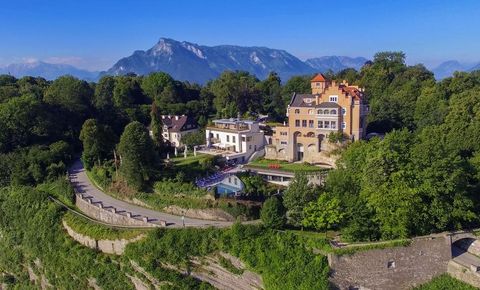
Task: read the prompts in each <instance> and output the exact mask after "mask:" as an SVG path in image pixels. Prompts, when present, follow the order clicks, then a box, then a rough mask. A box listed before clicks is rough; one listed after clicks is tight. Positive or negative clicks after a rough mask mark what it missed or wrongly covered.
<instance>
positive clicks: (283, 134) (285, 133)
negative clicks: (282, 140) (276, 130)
mask: <svg viewBox="0 0 480 290" xmlns="http://www.w3.org/2000/svg"><path fill="white" fill-rule="evenodd" d="M287 135H288V133H287V132H280V136H287Z"/></svg>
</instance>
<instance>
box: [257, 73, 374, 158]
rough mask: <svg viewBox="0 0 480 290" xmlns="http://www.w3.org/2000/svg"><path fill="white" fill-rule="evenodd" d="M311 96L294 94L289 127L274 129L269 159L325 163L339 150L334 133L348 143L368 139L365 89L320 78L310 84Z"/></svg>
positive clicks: (320, 75)
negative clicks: (330, 136)
mask: <svg viewBox="0 0 480 290" xmlns="http://www.w3.org/2000/svg"><path fill="white" fill-rule="evenodd" d="M310 83H311V88H312V93H311V94H296V93H294V94H293V96H292V99H291V101H290V104H289V106H288V108H287V117H288V124H285V125H284V126H277V127H275V128H274V134H273V136H272V144H271V145H269V146H267V148H266V149H267V150H266V155H265V157H266V158H267V159H279V160H287V161H304V162H309V163H322V158H324V157H325V156H326V155H328V152H329V151H331V150H333V149H335V146H334V145H335V144H332V143H331V142H329V141H328V139H329V138H328V137H329V135H330V134H332V133H336V134H335V135H339V134H338V133H341V134H342V135H343V136H344V137H345V139H347V140H352V141H356V140H359V139H362V138H364V136H365V133H366V132H365V129H366V116H367V114H368V106H367V103H366V98H365V95H364V92H363V89H361V88H359V87H358V86H352V85H349V84H348V83H347V82H346V81H343V82H341V83H337V82H335V81H331V80H328V79H327V78H326V77H325V76H324V75H322V74H317V75H315V77H313V78H312V79H311V81H310Z"/></svg>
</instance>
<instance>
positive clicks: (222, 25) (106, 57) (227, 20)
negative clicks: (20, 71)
mask: <svg viewBox="0 0 480 290" xmlns="http://www.w3.org/2000/svg"><path fill="white" fill-rule="evenodd" d="M479 15H480V1H478V0H458V1H452V0H450V1H443V0H437V1H433V0H422V1H420V0H418V1H414V0H411V1H407V0H403V1H402V0H397V1H394V0H383V1H381V0H376V1H373V0H371V1H370V0H368V1H367V0H366V1H362V0H358V1H354V0H344V1H333V0H331V1H323V0H322V1H318V0H317V1H303V0H295V1H280V0H277V1H270V0H256V1H254V0H237V1H230V0H202V1H200V0H198V1H193V0H177V1H174V0H171V1H170V0H156V1H154V0H143V1H142V0H137V1H133V0H116V1H113V0H96V1H93V0H77V1H73V0H62V1H60V0H49V1H47V0H30V1H27V0H15V1H7V0H2V1H1V2H0V40H1V41H0V65H5V64H9V63H12V62H25V61H32V60H44V61H49V62H56V63H70V64H74V65H76V66H78V67H82V68H87V69H95V70H101V69H107V68H109V67H110V66H111V65H112V64H113V63H115V61H116V60H118V59H119V58H121V57H123V56H128V55H130V54H131V53H132V52H133V51H134V50H139V49H141V50H145V49H148V48H150V47H152V46H153V45H154V44H155V43H156V42H157V41H158V39H159V38H160V37H169V38H173V39H177V40H186V41H190V42H195V43H198V44H204V45H218V44H236V45H244V46H267V47H271V48H280V49H285V50H287V51H288V52H290V53H292V54H294V55H295V56H297V57H299V58H301V59H305V58H309V57H315V56H323V55H348V56H365V57H372V55H373V54H374V53H375V52H377V51H383V50H402V51H404V52H405V53H406V54H407V60H408V62H409V63H416V62H422V63H425V64H427V65H429V66H431V65H435V64H437V63H439V62H441V61H444V60H449V59H457V60H460V61H463V62H471V63H477V62H480V32H479V31H478V28H480V16H479Z"/></svg>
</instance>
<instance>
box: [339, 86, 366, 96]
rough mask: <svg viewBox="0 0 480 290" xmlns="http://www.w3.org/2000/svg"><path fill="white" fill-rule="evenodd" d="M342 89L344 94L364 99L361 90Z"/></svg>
mask: <svg viewBox="0 0 480 290" xmlns="http://www.w3.org/2000/svg"><path fill="white" fill-rule="evenodd" d="M342 89H343V91H344V92H346V93H347V94H349V95H350V96H352V97H357V98H362V96H363V93H362V92H361V91H360V90H358V89H357V88H354V87H343V88H342Z"/></svg>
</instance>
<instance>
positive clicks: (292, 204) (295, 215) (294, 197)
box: [283, 173, 317, 226]
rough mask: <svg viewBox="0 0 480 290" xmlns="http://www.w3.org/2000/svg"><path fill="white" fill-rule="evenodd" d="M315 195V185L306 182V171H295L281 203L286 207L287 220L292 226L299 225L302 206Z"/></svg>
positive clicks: (301, 216)
mask: <svg viewBox="0 0 480 290" xmlns="http://www.w3.org/2000/svg"><path fill="white" fill-rule="evenodd" d="M316 197H317V195H316V193H315V187H314V186H312V185H310V184H308V175H307V174H306V173H296V174H295V178H294V179H293V181H292V182H291V183H290V185H289V186H288V189H287V190H286V191H285V194H284V196H283V204H284V206H285V208H286V209H287V221H288V223H289V224H291V225H294V226H301V225H302V224H301V223H302V220H303V208H304V207H305V206H306V205H307V204H308V203H309V202H310V201H312V200H315V199H316Z"/></svg>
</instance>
